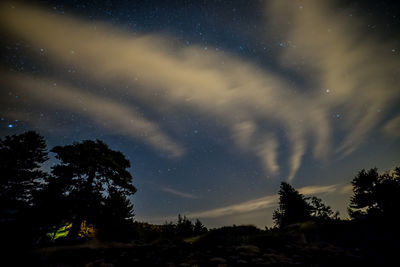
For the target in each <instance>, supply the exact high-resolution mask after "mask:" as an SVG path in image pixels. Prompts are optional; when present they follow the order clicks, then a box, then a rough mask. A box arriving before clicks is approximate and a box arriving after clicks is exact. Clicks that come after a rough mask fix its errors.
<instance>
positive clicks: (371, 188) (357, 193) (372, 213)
mask: <svg viewBox="0 0 400 267" xmlns="http://www.w3.org/2000/svg"><path fill="white" fill-rule="evenodd" d="M351 183H352V185H353V196H352V197H351V200H350V207H349V214H350V216H351V218H353V219H369V220H381V221H382V220H384V221H387V222H389V221H391V223H396V222H398V220H399V211H398V210H399V207H400V168H399V167H397V168H395V170H394V171H393V172H386V173H384V174H381V175H379V173H378V169H377V168H373V169H370V170H369V171H366V170H364V169H363V170H361V171H360V172H359V173H358V174H357V176H356V177H354V179H353V180H352V182H351Z"/></svg>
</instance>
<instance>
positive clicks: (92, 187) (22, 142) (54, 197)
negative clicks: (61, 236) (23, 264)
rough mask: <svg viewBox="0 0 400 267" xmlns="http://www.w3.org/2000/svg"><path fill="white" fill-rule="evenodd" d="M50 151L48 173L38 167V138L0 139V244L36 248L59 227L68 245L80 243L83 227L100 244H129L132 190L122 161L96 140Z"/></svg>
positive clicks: (41, 158) (42, 150) (44, 154)
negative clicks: (0, 241) (103, 241)
mask: <svg viewBox="0 0 400 267" xmlns="http://www.w3.org/2000/svg"><path fill="white" fill-rule="evenodd" d="M50 151H51V152H53V153H54V154H55V157H56V159H57V160H58V163H57V164H55V165H53V166H52V167H51V172H50V173H47V172H45V171H43V168H42V167H43V163H44V162H45V161H47V160H48V158H49V157H48V151H47V149H46V143H45V140H44V138H43V137H42V136H40V135H39V134H38V133H36V132H33V131H30V132H26V133H23V134H20V135H12V136H7V137H5V138H4V139H0V173H1V184H0V203H1V207H0V213H1V221H0V223H1V225H0V230H1V235H2V239H3V240H6V241H7V242H8V243H9V244H13V243H16V245H18V246H23V245H24V244H25V245H28V244H34V243H40V242H45V240H46V239H49V238H54V237H55V236H51V234H49V233H57V231H58V230H59V229H60V228H63V227H64V228H68V235H67V237H66V238H67V239H69V240H76V239H79V238H80V237H83V236H84V235H85V231H84V230H85V229H83V228H84V227H86V228H95V231H96V232H97V233H96V234H97V235H98V236H100V237H101V238H103V239H111V238H112V239H117V240H119V239H121V240H122V239H126V238H127V237H128V238H129V230H130V229H131V228H132V227H131V226H132V223H133V220H132V218H133V216H134V214H133V206H132V204H131V202H130V201H129V196H131V195H132V194H134V193H135V192H136V188H135V187H134V186H133V184H132V176H131V174H130V173H129V172H128V170H127V168H129V167H130V163H129V161H128V160H127V159H126V158H125V156H124V155H123V154H122V153H121V152H118V151H113V150H111V149H110V148H109V147H108V146H107V145H106V144H104V143H103V142H102V141H100V140H96V141H90V140H86V141H82V142H80V143H74V144H72V145H66V146H56V147H54V148H52V149H51V150H50ZM93 226H95V227H93ZM86 230H87V229H86Z"/></svg>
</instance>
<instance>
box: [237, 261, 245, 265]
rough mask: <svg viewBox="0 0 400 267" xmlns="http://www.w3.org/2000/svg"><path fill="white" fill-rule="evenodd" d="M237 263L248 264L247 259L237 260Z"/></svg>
mask: <svg viewBox="0 0 400 267" xmlns="http://www.w3.org/2000/svg"><path fill="white" fill-rule="evenodd" d="M236 264H237V265H247V261H245V260H237V261H236Z"/></svg>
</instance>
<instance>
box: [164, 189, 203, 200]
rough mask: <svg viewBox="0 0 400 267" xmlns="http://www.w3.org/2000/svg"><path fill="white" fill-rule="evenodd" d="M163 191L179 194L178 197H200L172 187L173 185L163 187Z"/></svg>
mask: <svg viewBox="0 0 400 267" xmlns="http://www.w3.org/2000/svg"><path fill="white" fill-rule="evenodd" d="M161 191H163V192H167V193H169V194H172V195H175V196H178V197H183V198H190V199H198V197H197V196H195V195H193V194H188V193H185V192H181V191H179V190H176V189H174V188H171V187H163V188H161Z"/></svg>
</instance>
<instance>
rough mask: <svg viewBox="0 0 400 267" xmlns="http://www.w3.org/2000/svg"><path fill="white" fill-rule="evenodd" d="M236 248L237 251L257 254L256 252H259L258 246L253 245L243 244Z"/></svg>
mask: <svg viewBox="0 0 400 267" xmlns="http://www.w3.org/2000/svg"><path fill="white" fill-rule="evenodd" d="M236 250H237V251H238V252H239V253H248V254H258V253H260V249H259V247H257V246H253V245H244V246H240V247H236Z"/></svg>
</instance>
